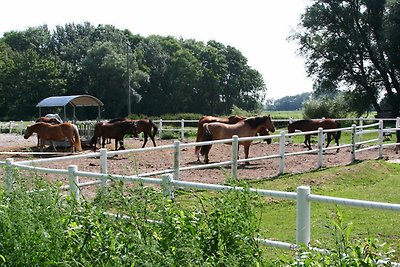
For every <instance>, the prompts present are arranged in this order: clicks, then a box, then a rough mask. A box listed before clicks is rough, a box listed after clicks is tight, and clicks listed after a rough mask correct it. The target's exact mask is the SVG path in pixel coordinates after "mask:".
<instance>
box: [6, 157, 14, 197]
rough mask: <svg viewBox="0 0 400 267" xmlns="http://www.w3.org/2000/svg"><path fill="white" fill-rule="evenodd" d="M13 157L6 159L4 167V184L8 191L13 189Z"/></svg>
mask: <svg viewBox="0 0 400 267" xmlns="http://www.w3.org/2000/svg"><path fill="white" fill-rule="evenodd" d="M13 163H14V159H12V158H7V159H6V168H5V176H6V186H7V190H8V191H13V190H14V173H13V172H14V170H13V166H12V165H13Z"/></svg>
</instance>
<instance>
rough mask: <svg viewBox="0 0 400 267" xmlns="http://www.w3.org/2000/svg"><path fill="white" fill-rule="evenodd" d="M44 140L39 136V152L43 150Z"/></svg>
mask: <svg viewBox="0 0 400 267" xmlns="http://www.w3.org/2000/svg"><path fill="white" fill-rule="evenodd" d="M43 147H44V140H43V139H42V138H40V152H43Z"/></svg>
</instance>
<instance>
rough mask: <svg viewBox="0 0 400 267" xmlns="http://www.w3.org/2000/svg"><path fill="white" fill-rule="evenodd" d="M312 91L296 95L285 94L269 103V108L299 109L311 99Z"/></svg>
mask: <svg viewBox="0 0 400 267" xmlns="http://www.w3.org/2000/svg"><path fill="white" fill-rule="evenodd" d="M310 97H311V93H302V94H298V95H294V96H285V97H282V98H280V99H277V100H275V101H274V102H272V103H270V104H269V105H267V107H266V108H267V109H269V110H299V109H301V108H302V107H303V103H304V102H306V101H308V100H310Z"/></svg>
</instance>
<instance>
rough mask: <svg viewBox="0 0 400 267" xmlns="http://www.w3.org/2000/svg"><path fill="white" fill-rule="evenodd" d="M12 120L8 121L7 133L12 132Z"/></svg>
mask: <svg viewBox="0 0 400 267" xmlns="http://www.w3.org/2000/svg"><path fill="white" fill-rule="evenodd" d="M12 123H13V122H12V121H10V122H9V123H8V133H11V132H12Z"/></svg>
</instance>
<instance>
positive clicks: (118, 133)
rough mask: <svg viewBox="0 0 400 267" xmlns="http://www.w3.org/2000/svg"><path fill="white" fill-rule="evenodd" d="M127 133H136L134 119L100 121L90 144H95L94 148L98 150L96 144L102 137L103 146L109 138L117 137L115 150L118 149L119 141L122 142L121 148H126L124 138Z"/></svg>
mask: <svg viewBox="0 0 400 267" xmlns="http://www.w3.org/2000/svg"><path fill="white" fill-rule="evenodd" d="M125 134H133V135H136V134H137V132H136V125H135V123H134V122H132V121H116V122H112V123H109V122H99V123H97V124H96V125H95V127H94V135H93V137H92V138H91V139H90V144H91V145H93V144H94V148H93V150H94V151H96V144H97V141H98V139H99V138H100V137H101V139H102V140H101V147H103V148H104V146H105V142H106V139H107V138H112V139H115V150H118V142H121V146H120V148H119V149H124V147H123V140H124V136H125Z"/></svg>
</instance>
